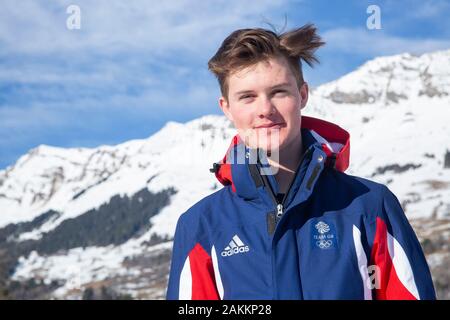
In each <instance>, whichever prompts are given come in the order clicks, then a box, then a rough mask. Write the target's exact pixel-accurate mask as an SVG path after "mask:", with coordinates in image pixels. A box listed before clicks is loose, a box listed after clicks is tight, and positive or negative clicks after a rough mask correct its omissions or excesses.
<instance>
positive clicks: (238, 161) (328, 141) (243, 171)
mask: <svg viewBox="0 0 450 320" xmlns="http://www.w3.org/2000/svg"><path fill="white" fill-rule="evenodd" d="M300 129H301V132H302V139H303V148H304V150H303V152H306V151H307V150H309V151H310V158H309V159H308V160H311V158H312V157H313V156H317V154H320V155H322V158H323V163H324V164H325V166H327V167H330V168H334V169H335V170H338V171H341V172H344V171H345V170H346V169H347V168H348V165H349V157H350V134H349V133H348V132H347V131H346V130H344V129H342V128H341V127H339V126H337V125H336V124H333V123H331V122H328V121H324V120H320V119H316V118H312V117H306V116H302V121H301V128H300ZM251 151H252V150H250V149H248V148H247V147H246V146H245V145H244V143H243V142H242V140H241V139H240V137H239V135H237V134H236V135H235V136H234V137H233V139H232V140H231V143H230V145H229V147H228V149H227V152H226V153H225V156H224V157H223V159H222V160H221V161H220V162H219V163H214V164H213V168H212V169H211V170H210V171H211V172H214V173H215V176H216V178H217V180H219V182H220V183H222V184H223V185H224V186H227V185H231V189H232V191H233V192H235V193H237V194H238V195H239V196H241V197H243V198H247V199H252V198H256V197H258V192H257V188H258V187H259V186H260V181H259V180H258V178H257V172H255V171H254V168H255V167H254V166H252V165H249V164H250V163H251V160H252V158H253V157H252V154H251ZM315 151H317V152H315ZM249 153H250V156H249ZM263 163H264V161H263ZM305 165H308V163H307V162H305ZM268 178H269V181H270V183H271V185H272V187H275V188H274V190H276V182H275V179H274V177H273V176H270V175H269V176H268Z"/></svg>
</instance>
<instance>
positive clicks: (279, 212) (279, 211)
mask: <svg viewBox="0 0 450 320" xmlns="http://www.w3.org/2000/svg"><path fill="white" fill-rule="evenodd" d="M282 215H283V204H282V203H279V204H277V217H278V218H281V216H282Z"/></svg>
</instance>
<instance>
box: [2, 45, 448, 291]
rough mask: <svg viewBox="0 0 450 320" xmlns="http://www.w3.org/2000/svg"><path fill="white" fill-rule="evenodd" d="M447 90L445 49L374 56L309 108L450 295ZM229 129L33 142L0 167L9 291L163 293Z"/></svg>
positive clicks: (322, 91)
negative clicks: (409, 228)
mask: <svg viewBox="0 0 450 320" xmlns="http://www.w3.org/2000/svg"><path fill="white" fill-rule="evenodd" d="M449 102H450V50H446V51H438V52H433V53H427V54H424V55H421V56H412V55H410V54H402V55H396V56H390V57H380V58H376V59H374V60H371V61H368V62H367V63H365V64H364V65H362V66H361V67H360V68H358V69H357V70H355V71H354V72H351V73H349V74H347V75H345V76H344V77H342V78H340V79H337V80H336V81H333V82H330V83H327V84H325V85H322V86H320V87H318V88H316V89H314V90H313V91H312V92H311V95H310V100H309V102H308V106H307V108H306V109H305V111H304V114H305V115H309V116H315V117H319V118H322V119H325V120H329V121H332V122H334V123H337V124H339V125H340V126H342V127H344V128H345V129H347V130H348V131H349V132H350V134H351V158H350V167H349V169H348V170H347V173H348V174H352V175H358V176H363V177H366V178H369V179H372V180H375V181H378V182H381V183H384V184H387V185H388V187H389V188H390V189H391V190H392V191H393V192H394V193H395V194H396V195H397V197H398V198H399V200H400V202H401V203H402V205H403V207H404V209H405V211H406V213H407V215H408V218H409V219H410V221H411V223H412V224H413V226H414V227H415V229H416V232H417V233H418V235H419V237H420V238H421V241H422V244H423V246H424V250H425V252H426V253H427V258H428V261H429V263H430V266H431V267H432V270H433V277H434V280H435V284H436V287H437V289H438V292H439V294H440V296H441V297H447V298H449V297H450V288H449V286H450V279H449V278H448V275H447V273H448V272H447V268H448V266H449V265H450V247H449V246H450V245H449V242H450V241H449V240H450V125H449V120H450V110H449ZM234 134H235V129H234V128H233V126H232V124H231V123H230V122H229V121H228V120H227V119H226V118H225V117H223V116H215V115H210V116H205V117H202V118H199V119H196V120H193V121H190V122H188V123H185V124H180V123H175V122H169V123H167V124H166V125H165V126H164V127H163V128H162V129H161V130H160V131H159V132H157V133H156V134H154V135H152V136H151V137H149V138H147V139H142V140H132V141H128V142H125V143H122V144H119V145H116V146H99V147H98V148H92V149H88V148H76V149H64V148H56V147H50V146H45V145H41V146H38V147H37V148H34V149H32V150H30V151H29V152H28V153H27V154H25V155H23V156H22V157H20V159H19V160H18V161H17V162H16V163H15V164H14V165H12V166H10V167H8V168H7V169H6V170H3V171H0V270H2V267H3V270H7V271H8V272H6V271H4V272H3V273H0V277H2V279H3V282H2V280H1V279H0V286H2V285H3V286H4V287H6V288H7V290H8V294H9V296H12V297H30V298H34V297H41V298H42V297H45V298H80V297H82V296H83V297H85V298H89V297H92V296H95V295H98V294H99V293H98V292H100V293H101V294H103V296H105V295H106V296H108V295H109V297H116V298H117V297H121V296H120V295H124V294H128V295H130V296H131V297H135V298H162V297H163V295H164V289H165V285H166V281H167V271H168V264H169V259H170V249H171V241H170V239H171V237H172V236H173V233H174V228H175V224H176V221H177V219H178V217H179V215H180V214H181V213H183V212H184V211H185V210H186V209H188V208H189V207H190V206H191V205H193V204H194V203H195V202H196V201H198V200H200V199H201V198H203V197H204V196H206V195H208V194H210V193H212V192H214V191H216V190H218V189H219V188H221V187H222V186H221V185H220V184H219V182H218V181H217V180H216V179H215V177H214V175H213V174H211V173H210V172H209V168H210V167H211V165H212V163H213V162H214V161H218V160H219V159H221V158H222V156H223V154H224V153H225V151H226V148H227V147H228V144H229V143H230V139H231V138H232V137H233V136H234ZM30 279H33V280H32V281H30ZM108 290H109V291H108Z"/></svg>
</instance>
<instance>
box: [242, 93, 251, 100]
mask: <svg viewBox="0 0 450 320" xmlns="http://www.w3.org/2000/svg"><path fill="white" fill-rule="evenodd" d="M252 97H253V96H252V95H250V94H246V95H243V96H241V97H240V98H239V100H242V99H246V98H252Z"/></svg>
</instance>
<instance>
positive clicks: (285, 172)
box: [268, 135, 303, 193]
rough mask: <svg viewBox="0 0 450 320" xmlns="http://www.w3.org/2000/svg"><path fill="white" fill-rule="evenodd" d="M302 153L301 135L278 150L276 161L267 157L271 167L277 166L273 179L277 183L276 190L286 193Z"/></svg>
mask: <svg viewBox="0 0 450 320" xmlns="http://www.w3.org/2000/svg"><path fill="white" fill-rule="evenodd" d="M302 153H303V142H302V138H301V135H300V137H299V138H298V139H295V140H294V141H293V143H291V144H290V145H288V146H286V147H285V148H283V149H282V150H280V152H279V159H278V161H274V160H273V159H271V158H272V157H268V162H269V164H270V166H271V167H272V168H273V169H276V168H278V171H277V173H276V174H275V179H276V180H277V183H278V192H279V193H286V192H287V191H288V190H287V189H288V188H289V185H290V183H291V181H292V179H293V178H294V176H295V171H296V170H297V168H298V165H299V162H300V159H301V156H302Z"/></svg>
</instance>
